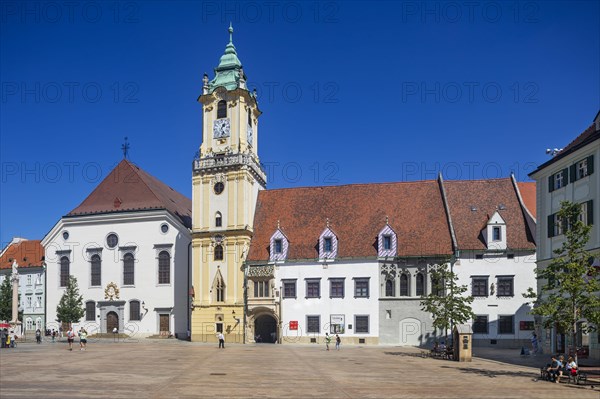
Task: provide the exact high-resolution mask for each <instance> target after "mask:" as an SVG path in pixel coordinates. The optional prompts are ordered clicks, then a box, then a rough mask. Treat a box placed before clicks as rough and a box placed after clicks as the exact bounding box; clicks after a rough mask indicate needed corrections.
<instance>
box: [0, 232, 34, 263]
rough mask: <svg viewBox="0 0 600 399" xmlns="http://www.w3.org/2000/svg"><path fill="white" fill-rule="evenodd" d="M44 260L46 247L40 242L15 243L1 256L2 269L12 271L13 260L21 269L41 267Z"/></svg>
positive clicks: (5, 249) (20, 241)
mask: <svg viewBox="0 0 600 399" xmlns="http://www.w3.org/2000/svg"><path fill="white" fill-rule="evenodd" d="M43 258H44V247H42V242H41V241H40V240H24V239H21V240H19V241H16V242H15V241H13V242H11V243H10V244H8V246H7V247H6V248H4V250H3V251H2V255H0V269H10V268H11V267H12V264H13V260H16V261H17V264H18V265H19V267H40V266H42V263H43Z"/></svg>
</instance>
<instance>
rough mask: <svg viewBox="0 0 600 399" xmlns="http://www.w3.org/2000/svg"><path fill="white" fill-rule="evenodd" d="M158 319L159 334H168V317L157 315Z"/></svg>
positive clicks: (166, 315)
mask: <svg viewBox="0 0 600 399" xmlns="http://www.w3.org/2000/svg"><path fill="white" fill-rule="evenodd" d="M158 317H159V321H160V332H161V333H165V332H166V333H168V332H169V331H171V330H170V328H169V315H168V314H161V315H158Z"/></svg>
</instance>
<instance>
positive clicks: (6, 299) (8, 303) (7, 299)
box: [0, 274, 12, 321]
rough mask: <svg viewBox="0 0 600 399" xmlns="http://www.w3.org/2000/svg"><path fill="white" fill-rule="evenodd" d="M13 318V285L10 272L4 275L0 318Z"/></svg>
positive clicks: (0, 291) (0, 294) (0, 289)
mask: <svg viewBox="0 0 600 399" xmlns="http://www.w3.org/2000/svg"><path fill="white" fill-rule="evenodd" d="M11 319H12V285H11V283H10V274H9V275H7V276H5V277H4V281H3V282H2V284H1V285H0V320H4V321H10V320H11Z"/></svg>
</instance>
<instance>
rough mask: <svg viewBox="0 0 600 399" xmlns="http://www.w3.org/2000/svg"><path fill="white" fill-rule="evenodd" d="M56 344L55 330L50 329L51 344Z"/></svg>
mask: <svg viewBox="0 0 600 399" xmlns="http://www.w3.org/2000/svg"><path fill="white" fill-rule="evenodd" d="M55 342H56V330H55V329H54V328H53V329H52V343H55Z"/></svg>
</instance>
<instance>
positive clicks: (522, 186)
mask: <svg viewBox="0 0 600 399" xmlns="http://www.w3.org/2000/svg"><path fill="white" fill-rule="evenodd" d="M517 184H518V186H519V191H520V192H521V198H522V199H523V203H524V204H525V207H527V209H528V210H529V212H530V213H531V216H533V217H536V216H535V215H536V210H537V209H536V208H537V202H536V193H535V182H530V181H528V182H518V183H517Z"/></svg>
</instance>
